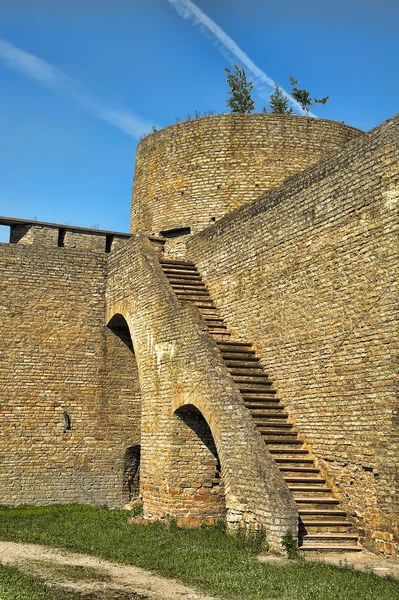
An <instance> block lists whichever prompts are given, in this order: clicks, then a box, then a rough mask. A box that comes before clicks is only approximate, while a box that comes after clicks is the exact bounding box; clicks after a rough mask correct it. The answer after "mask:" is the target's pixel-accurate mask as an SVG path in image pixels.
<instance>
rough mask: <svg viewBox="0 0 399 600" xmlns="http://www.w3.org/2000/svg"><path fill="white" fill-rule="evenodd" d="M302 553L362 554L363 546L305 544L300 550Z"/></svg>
mask: <svg viewBox="0 0 399 600" xmlns="http://www.w3.org/2000/svg"><path fill="white" fill-rule="evenodd" d="M298 550H299V551H300V552H361V551H362V547H361V546H346V545H343V544H342V545H338V544H336V545H334V544H327V543H326V544H312V545H310V544H309V545H308V544H304V545H303V546H300V547H299V548H298Z"/></svg>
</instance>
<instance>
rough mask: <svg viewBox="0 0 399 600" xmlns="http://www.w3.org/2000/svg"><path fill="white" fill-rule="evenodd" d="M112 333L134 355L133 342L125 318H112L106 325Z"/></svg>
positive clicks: (119, 316) (115, 316)
mask: <svg viewBox="0 0 399 600" xmlns="http://www.w3.org/2000/svg"><path fill="white" fill-rule="evenodd" d="M107 327H108V329H110V330H111V331H112V333H114V334H115V335H116V336H117V337H118V338H119V339H120V340H121V341H122V342H123V343H124V344H125V345H126V346H127V347H128V348H129V350H131V352H133V354H134V348H133V342H132V338H131V335H130V331H129V326H128V324H127V323H126V319H125V317H123V316H122V315H121V314H116V315H114V316H113V317H112V319H111V320H110V322H109V323H108V325H107Z"/></svg>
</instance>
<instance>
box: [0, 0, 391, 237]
mask: <svg viewBox="0 0 399 600" xmlns="http://www.w3.org/2000/svg"><path fill="white" fill-rule="evenodd" d="M184 5H186V6H184ZM193 9H195V10H197V11H198V9H199V11H201V12H200V13H198V12H197V13H196V14H197V21H195V18H194V17H193ZM0 13H1V17H2V18H1V21H0V84H1V88H0V102H1V110H0V135H1V139H2V142H3V144H2V150H1V167H0V169H1V171H0V172H1V177H0V215H6V216H13V217H20V218H28V219H33V218H36V219H38V220H41V221H52V222H57V223H64V224H73V225H80V226H83V227H99V228H101V229H109V230H116V231H128V227H129V211H130V198H131V186H132V179H133V165H134V155H135V149H136V146H137V142H138V137H139V135H140V134H141V132H142V131H148V130H149V129H150V128H151V126H152V125H153V124H154V125H156V126H157V127H164V126H167V125H169V124H171V123H173V122H175V119H176V117H179V118H181V119H182V120H183V119H185V118H186V116H187V115H188V114H190V113H191V114H193V113H194V111H196V110H197V111H206V110H209V109H212V110H214V111H215V112H216V113H221V112H227V108H226V99H227V92H228V88H227V85H226V78H225V73H224V67H225V66H228V65H229V63H231V62H233V61H236V62H240V64H244V65H245V66H247V65H248V64H249V65H252V66H253V65H255V67H256V68H257V69H258V70H259V71H257V72H256V73H257V78H255V77H254V72H253V71H252V72H251V69H249V72H248V68H247V72H248V75H249V79H254V80H255V83H256V89H255V92H254V94H253V95H254V99H255V100H256V110H258V111H260V110H261V109H262V107H263V106H265V105H267V96H268V94H269V93H270V91H271V89H272V88H271V87H270V86H269V85H268V84H267V83H265V82H264V81H265V79H264V81H263V82H262V80H261V79H262V77H263V75H262V77H261V78H260V79H259V72H261V73H263V74H264V77H266V81H267V80H272V81H277V82H278V83H279V84H280V85H281V86H283V87H284V88H285V89H286V90H287V91H289V85H288V80H289V76H290V75H294V76H295V77H296V78H297V79H298V80H299V83H300V87H301V86H303V87H305V88H307V89H309V90H310V91H311V93H312V95H314V96H316V97H321V96H324V95H326V94H329V95H330V100H329V102H328V103H327V104H326V105H325V106H319V107H316V108H315V109H314V113H315V114H316V115H317V116H319V117H322V118H327V119H334V120H337V121H345V123H348V124H350V125H353V126H355V127H359V128H361V129H364V130H368V129H370V128H372V127H374V126H376V125H378V124H379V123H381V122H382V121H384V120H385V119H387V118H389V117H391V116H393V115H394V114H395V113H396V112H398V108H399V102H398V98H399V79H398V77H397V65H398V59H399V36H398V33H397V32H398V30H399V3H397V2H396V1H394V0H380V1H379V2H378V3H377V2H375V1H374V0H373V1H372V0H346V1H343V0H335V1H334V2H329V1H328V2H327V1H325V2H324V1H323V0H318V1H316V0H302V1H301V2H298V1H297V0H295V1H294V0H284V1H283V0H279V1H275V0H270V1H269V0H197V1H196V3H195V4H194V5H193V4H192V3H190V2H189V0H56V2H54V1H52V0H0ZM183 13H184V14H183ZM198 14H200V15H201V16H200V17H199V21H200V22H201V24H199V23H198ZM184 16H185V17H186V18H184ZM209 24H211V25H209ZM215 24H216V25H217V26H218V27H219V28H220V29H218V30H217V36H216V37H215V35H214V33H211V31H210V29H212V28H213V31H215V26H216V25H215ZM220 32H221V33H220ZM234 43H235V44H236V46H234ZM232 44H233V46H232ZM237 47H238V50H239V51H240V52H242V53H244V54H243V55H242V54H240V58H241V59H242V58H243V56H244V62H242V60H241V61H239V60H238V59H237V55H236V56H234V52H236V50H237ZM245 61H247V62H245ZM248 61H249V62H248ZM251 68H252V67H251ZM1 235H2V234H1V233H0V236H1ZM3 236H4V233H3ZM0 239H3V240H4V237H0Z"/></svg>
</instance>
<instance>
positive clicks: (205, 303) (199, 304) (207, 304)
mask: <svg viewBox="0 0 399 600" xmlns="http://www.w3.org/2000/svg"><path fill="white" fill-rule="evenodd" d="M181 301H182V302H192V303H193V304H194V306H196V307H197V308H214V306H213V304H212V302H211V301H210V300H207V301H205V300H204V301H203V302H200V301H199V300H188V299H183V298H181Z"/></svg>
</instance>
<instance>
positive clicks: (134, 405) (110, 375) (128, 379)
mask: <svg viewBox="0 0 399 600" xmlns="http://www.w3.org/2000/svg"><path fill="white" fill-rule="evenodd" d="M105 335H106V374H105V377H106V386H105V387H106V398H105V406H104V407H103V408H102V415H103V418H105V419H106V420H107V431H108V440H109V443H108V450H107V455H108V456H109V458H110V459H111V460H112V461H113V471H114V475H115V479H116V480H117V489H118V490H119V492H118V493H119V494H120V496H119V498H120V503H121V504H125V503H127V502H130V501H131V500H134V499H135V498H138V496H139V482H140V441H141V440H140V437H141V393H140V382H139V376H138V367H137V361H136V356H135V353H134V348H133V342H132V337H131V335H130V331H129V326H128V324H127V321H126V319H125V318H124V317H123V315H121V314H119V313H118V314H116V315H114V316H113V317H112V319H111V320H110V321H109V323H108V325H107V327H106V328H105Z"/></svg>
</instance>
